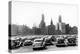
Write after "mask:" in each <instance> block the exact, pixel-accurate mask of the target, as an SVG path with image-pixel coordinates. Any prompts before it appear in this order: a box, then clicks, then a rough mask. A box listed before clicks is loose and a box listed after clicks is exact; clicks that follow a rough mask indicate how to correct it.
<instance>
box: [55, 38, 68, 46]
mask: <svg viewBox="0 0 80 54" xmlns="http://www.w3.org/2000/svg"><path fill="white" fill-rule="evenodd" d="M65 46H67V40H65V39H64V38H59V39H57V43H56V47H65Z"/></svg>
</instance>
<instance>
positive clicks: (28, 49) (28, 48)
mask: <svg viewBox="0 0 80 54" xmlns="http://www.w3.org/2000/svg"><path fill="white" fill-rule="evenodd" d="M76 49H77V47H76V46H70V47H60V48H59V47H55V46H47V49H43V50H37V51H56V50H58V51H60V50H76ZM25 52H35V51H34V50H33V49H32V46H25V47H21V48H19V49H16V50H12V53H25Z"/></svg>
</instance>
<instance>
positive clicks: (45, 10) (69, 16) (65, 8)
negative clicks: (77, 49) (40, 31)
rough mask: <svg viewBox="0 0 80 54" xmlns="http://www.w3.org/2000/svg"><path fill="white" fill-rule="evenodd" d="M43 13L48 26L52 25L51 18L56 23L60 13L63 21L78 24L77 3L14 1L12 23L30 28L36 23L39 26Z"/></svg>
mask: <svg viewBox="0 0 80 54" xmlns="http://www.w3.org/2000/svg"><path fill="white" fill-rule="evenodd" d="M42 14H44V21H45V23H46V26H47V25H50V21H51V19H52V20H53V24H54V25H56V24H57V23H58V19H59V15H61V17H62V22H64V23H66V24H69V25H71V26H78V19H77V8H76V6H75V5H58V4H48V5H47V4H43V3H27V2H12V24H17V25H27V26H29V27H30V28H32V27H33V25H34V24H35V25H36V26H37V27H38V26H39V24H40V21H41V19H42V16H41V15H42Z"/></svg>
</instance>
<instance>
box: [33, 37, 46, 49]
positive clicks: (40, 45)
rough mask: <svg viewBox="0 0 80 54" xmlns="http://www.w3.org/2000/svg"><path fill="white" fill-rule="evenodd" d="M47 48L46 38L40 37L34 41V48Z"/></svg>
mask: <svg viewBox="0 0 80 54" xmlns="http://www.w3.org/2000/svg"><path fill="white" fill-rule="evenodd" d="M41 48H46V46H45V39H44V38H38V39H35V40H34V42H33V50H36V49H41Z"/></svg>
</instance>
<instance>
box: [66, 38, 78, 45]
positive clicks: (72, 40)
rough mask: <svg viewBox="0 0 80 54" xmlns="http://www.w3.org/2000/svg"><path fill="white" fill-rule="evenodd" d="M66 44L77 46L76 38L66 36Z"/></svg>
mask: <svg viewBox="0 0 80 54" xmlns="http://www.w3.org/2000/svg"><path fill="white" fill-rule="evenodd" d="M67 45H68V46H77V41H76V38H68V44H67Z"/></svg>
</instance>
